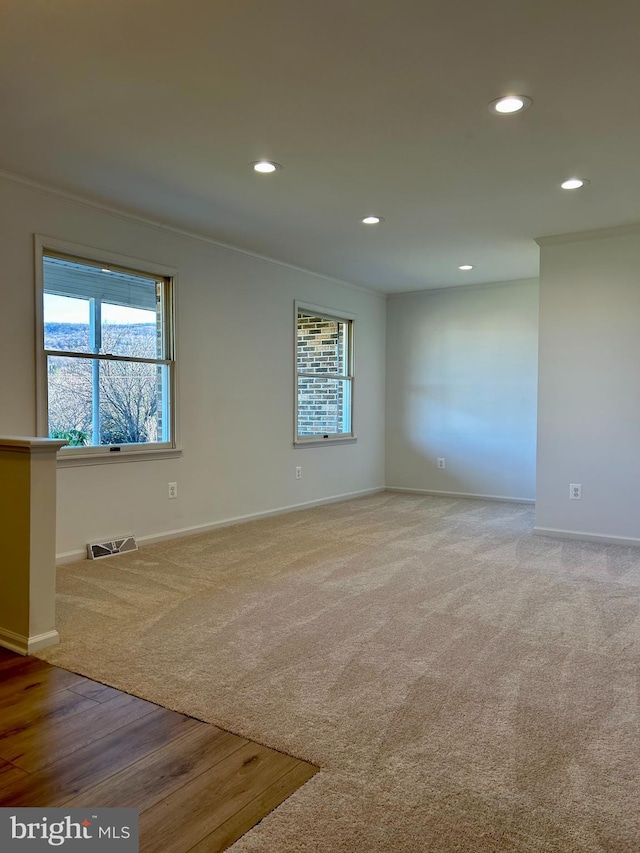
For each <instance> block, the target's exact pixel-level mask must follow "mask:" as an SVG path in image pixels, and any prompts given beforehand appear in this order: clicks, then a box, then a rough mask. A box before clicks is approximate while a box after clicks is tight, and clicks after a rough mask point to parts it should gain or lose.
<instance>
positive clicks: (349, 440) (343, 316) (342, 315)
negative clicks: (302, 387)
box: [293, 299, 357, 449]
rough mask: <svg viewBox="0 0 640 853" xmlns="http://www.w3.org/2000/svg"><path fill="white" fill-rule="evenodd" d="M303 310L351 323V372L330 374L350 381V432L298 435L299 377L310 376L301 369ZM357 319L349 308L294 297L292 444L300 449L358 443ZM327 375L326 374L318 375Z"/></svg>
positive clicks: (349, 342) (349, 345) (324, 317)
mask: <svg viewBox="0 0 640 853" xmlns="http://www.w3.org/2000/svg"><path fill="white" fill-rule="evenodd" d="M301 311H302V312H304V313H308V314H311V315H313V316H314V317H319V318H320V319H322V320H333V321H336V322H338V323H348V324H349V334H348V355H347V362H348V373H347V374H346V375H342V374H341V375H339V376H338V375H337V374H336V375H333V374H332V375H330V376H329V377H328V378H337V379H339V380H341V381H344V380H347V381H348V382H349V383H350V384H349V388H350V395H349V396H350V400H349V408H350V412H349V414H350V424H351V431H350V432H348V433H329V434H327V435H326V437H323V436H322V435H299V434H298V402H299V398H298V377H299V376H306V375H309V374H307V373H306V372H305V371H299V370H298V314H299V312H301ZM355 320H356V315H355V314H350V313H349V312H347V311H338V310H336V309H334V308H326V307H324V306H322V305H314V304H312V303H309V302H302V301H300V300H297V299H296V300H295V301H294V304H293V446H294V447H295V448H297V449H300V448H303V447H324V446H326V445H336V444H355V442H356V441H357V435H356V431H355V399H356V393H355V391H356V381H355V372H356V355H355V352H356V351H355V332H354V330H355ZM317 375H318V376H326V374H317Z"/></svg>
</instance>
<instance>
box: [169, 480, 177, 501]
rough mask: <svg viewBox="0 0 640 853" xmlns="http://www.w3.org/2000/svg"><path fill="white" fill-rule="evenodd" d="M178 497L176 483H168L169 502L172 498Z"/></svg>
mask: <svg viewBox="0 0 640 853" xmlns="http://www.w3.org/2000/svg"><path fill="white" fill-rule="evenodd" d="M177 497H178V484H177V483H169V500H173V498H177Z"/></svg>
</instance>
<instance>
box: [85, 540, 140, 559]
mask: <svg viewBox="0 0 640 853" xmlns="http://www.w3.org/2000/svg"><path fill="white" fill-rule="evenodd" d="M137 550H138V543H137V542H136V540H135V537H134V536H124V537H123V538H122V539H112V540H111V541H110V542H90V543H89V544H88V545H87V557H88V558H89V559H90V560H102V559H103V558H104V557H115V556H116V554H124V553H125V552H126V551H137Z"/></svg>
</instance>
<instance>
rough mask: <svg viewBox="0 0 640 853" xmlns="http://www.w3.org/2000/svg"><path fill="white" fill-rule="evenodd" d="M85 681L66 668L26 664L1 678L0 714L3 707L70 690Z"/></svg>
mask: <svg viewBox="0 0 640 853" xmlns="http://www.w3.org/2000/svg"><path fill="white" fill-rule="evenodd" d="M12 672H13V671H12ZM3 675H6V673H3ZM83 681H86V678H83V676H81V675H76V674H75V672H68V671H67V670H66V669H57V668H56V667H52V666H47V665H46V664H45V666H44V668H43V667H42V666H35V667H34V666H32V665H31V664H30V663H29V664H25V665H23V667H22V668H20V669H18V671H17V672H14V673H13V674H12V675H11V677H6V678H2V679H0V714H1V713H2V710H3V709H5V708H8V707H10V706H12V705H17V704H18V703H20V702H22V703H25V704H30V703H34V702H37V701H38V700H39V699H41V698H42V697H43V696H46V695H47V694H50V693H56V692H57V691H59V690H68V689H69V688H71V687H73V686H77V685H78V684H81V683H82V682H83Z"/></svg>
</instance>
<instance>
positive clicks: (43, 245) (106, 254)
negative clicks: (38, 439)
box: [34, 234, 182, 467]
mask: <svg viewBox="0 0 640 853" xmlns="http://www.w3.org/2000/svg"><path fill="white" fill-rule="evenodd" d="M34 249H35V309H36V310H35V320H36V341H35V344H36V434H37V435H38V436H43V437H46V436H48V434H49V413H48V397H49V383H48V369H47V360H48V357H49V355H54V356H55V355H58V354H59V355H61V356H65V355H69V354H68V353H66V352H60V353H58V352H57V351H53V350H47V349H46V348H45V338H44V290H45V287H44V256H45V254H46V253H47V252H50V253H52V254H57V255H64V256H68V258H69V260H78V261H80V262H82V261H86V262H88V263H90V264H91V265H94V264H95V265H102V266H108V267H114V268H121V269H122V270H123V271H125V272H127V271H128V272H131V273H136V272H138V273H140V274H141V275H143V276H152V277H155V276H157V277H158V278H163V279H165V285H164V287H163V326H164V331H165V335H166V343H165V352H164V353H163V355H165V356H166V357H165V358H163V359H154V360H152V361H153V363H160V364H166V365H167V366H168V373H169V379H168V388H169V395H170V401H169V430H170V440H169V441H163V442H149V443H146V442H145V443H138V444H114V445H87V446H82V447H69V446H67V447H64V448H62V449H61V450H60V451H58V464H59V465H60V466H61V467H67V466H69V467H73V466H77V465H97V464H98V465H99V464H103V463H110V462H125V461H127V462H133V461H139V460H145V459H147V460H148V459H166V458H170V457H176V456H181V455H182V451H181V450H180V449H179V432H178V389H177V375H176V374H177V369H176V327H177V311H176V299H175V293H176V281H177V275H178V271H177V270H176V269H175V268H173V267H167V266H165V265H163V264H157V263H154V262H152V261H146V260H141V259H140V258H133V257H130V256H128V255H121V254H118V253H115V252H111V251H107V250H103V249H95V248H93V247H88V246H83V245H80V244H78V243H72V242H69V241H67V240H59V239H56V238H53V237H46V236H42V235H39V234H35V235H34ZM86 355H87V356H88V358H89V359H90V358H91V354H90V353H88V354H86ZM101 360H107V361H111V360H113V361H118V362H122V361H127V360H130V361H133V362H138V361H140V362H143V363H144V362H145V361H146V359H144V358H141V359H136V358H133V359H128V358H126V357H116V358H108V357H107V358H106V359H105V358H104V357H103V358H102V359H101ZM113 448H119V450H114V449H113Z"/></svg>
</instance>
